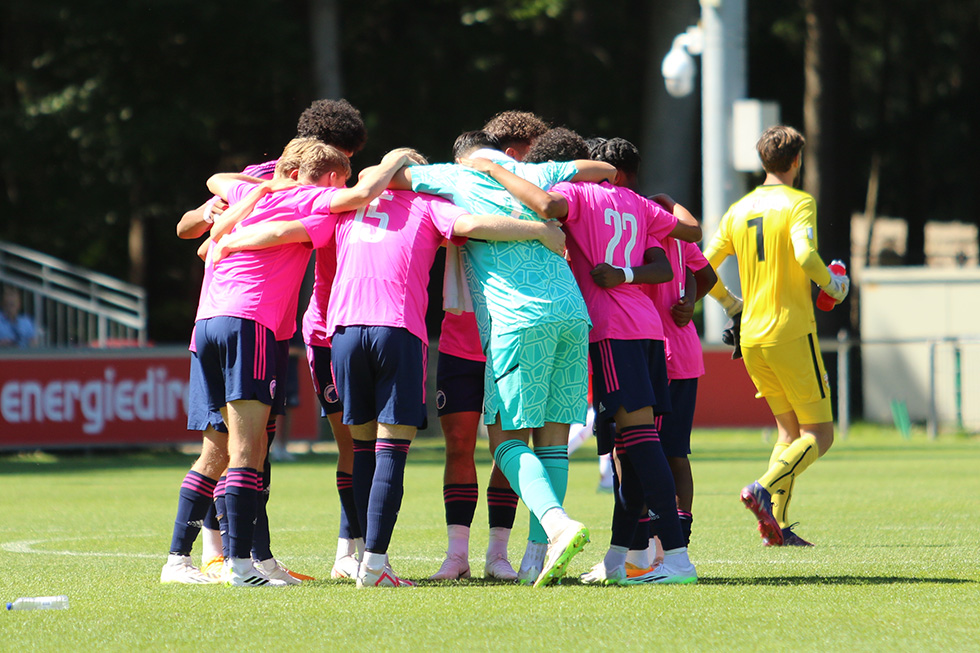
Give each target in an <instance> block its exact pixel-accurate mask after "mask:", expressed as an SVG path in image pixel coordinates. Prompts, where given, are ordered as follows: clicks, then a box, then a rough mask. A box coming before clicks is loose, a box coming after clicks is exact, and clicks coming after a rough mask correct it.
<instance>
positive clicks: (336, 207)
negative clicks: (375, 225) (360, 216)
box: [330, 148, 411, 213]
mask: <svg viewBox="0 0 980 653" xmlns="http://www.w3.org/2000/svg"><path fill="white" fill-rule="evenodd" d="M410 152H411V150H409V149H408V148H399V149H397V150H392V151H391V152H388V153H387V154H385V155H384V158H382V159H381V162H380V163H379V164H378V165H376V166H373V167H371V168H367V169H365V170H364V172H363V173H361V178H360V179H358V180H357V183H356V184H354V185H353V186H351V187H350V188H341V189H340V190H338V191H337V192H336V193H334V194H333V196H332V197H331V198H330V211H331V212H332V213H343V212H345V211H356V210H357V209H360V208H362V207H365V206H367V205H368V204H370V203H371V202H372V201H374V199H376V198H377V197H378V196H379V195H381V193H382V192H384V191H385V189H386V188H388V184H389V183H390V182H391V179H392V177H393V176H394V174H395V173H396V172H397V171H398V170H400V169H401V168H402V167H404V166H405V165H407V164H408V162H409V161H410V159H409V158H408V154H409V153H410Z"/></svg>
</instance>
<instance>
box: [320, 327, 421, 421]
mask: <svg viewBox="0 0 980 653" xmlns="http://www.w3.org/2000/svg"><path fill="white" fill-rule="evenodd" d="M331 344H332V346H333V347H332V348H333V352H332V356H333V378H334V382H335V383H336V384H337V394H339V395H340V401H341V403H343V405H344V424H365V423H367V422H370V421H373V420H377V421H379V422H381V423H383V424H402V425H405V426H414V427H416V428H421V427H422V426H424V425H425V417H426V409H425V362H426V354H427V350H428V347H427V346H426V345H425V344H424V343H423V342H422V341H421V340H419V339H418V338H417V337H415V336H414V335H412V333H410V332H409V331H408V330H407V329H402V328H399V327H386V326H346V327H337V331H336V332H335V333H334V335H333V338H332V340H331Z"/></svg>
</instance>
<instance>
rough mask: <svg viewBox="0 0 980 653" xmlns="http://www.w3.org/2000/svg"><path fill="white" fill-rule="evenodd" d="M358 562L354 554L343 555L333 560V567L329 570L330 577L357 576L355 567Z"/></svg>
mask: <svg viewBox="0 0 980 653" xmlns="http://www.w3.org/2000/svg"><path fill="white" fill-rule="evenodd" d="M359 565H360V563H359V562H358V560H357V557H356V556H353V555H345V556H341V557H339V558H337V559H336V560H334V561H333V569H331V570H330V578H336V579H339V578H349V579H351V580H354V579H356V578H357V567H358V566H359Z"/></svg>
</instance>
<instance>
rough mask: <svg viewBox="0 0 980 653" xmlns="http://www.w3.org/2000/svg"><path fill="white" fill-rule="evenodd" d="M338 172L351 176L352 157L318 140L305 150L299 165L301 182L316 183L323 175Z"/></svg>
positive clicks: (347, 176)
mask: <svg viewBox="0 0 980 653" xmlns="http://www.w3.org/2000/svg"><path fill="white" fill-rule="evenodd" d="M330 172H336V173H337V174H338V175H342V176H343V178H344V180H347V179H349V178H350V159H349V158H347V155H346V154H344V153H343V152H341V151H340V150H338V149H337V148H336V147H334V146H333V145H327V144H325V143H321V142H319V141H317V142H316V143H315V144H314V145H311V146H310V147H309V148H307V149H306V150H305V151H304V152H303V157H302V161H301V162H300V166H299V179H300V183H310V184H315V183H316V182H317V181H319V180H320V177H322V176H323V175H325V174H327V173H330Z"/></svg>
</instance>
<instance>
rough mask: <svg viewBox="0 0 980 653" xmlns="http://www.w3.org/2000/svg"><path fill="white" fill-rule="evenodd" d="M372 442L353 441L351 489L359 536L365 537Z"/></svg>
mask: <svg viewBox="0 0 980 653" xmlns="http://www.w3.org/2000/svg"><path fill="white" fill-rule="evenodd" d="M374 443H375V441H374V440H354V468H353V472H354V473H353V487H352V493H353V495H354V505H355V507H356V514H357V523H358V524H359V525H360V527H361V534H362V535H365V536H366V535H367V511H368V501H369V500H370V498H371V484H372V483H373V482H374V469H375V466H376V464H377V463H376V460H375V454H374V448H375V444H374Z"/></svg>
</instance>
